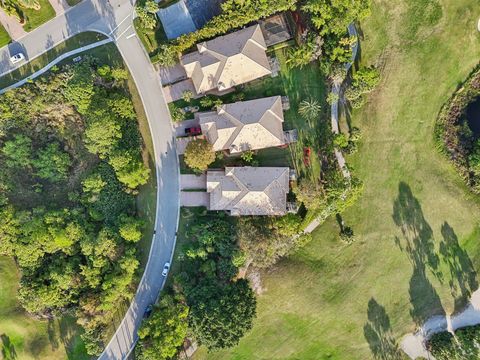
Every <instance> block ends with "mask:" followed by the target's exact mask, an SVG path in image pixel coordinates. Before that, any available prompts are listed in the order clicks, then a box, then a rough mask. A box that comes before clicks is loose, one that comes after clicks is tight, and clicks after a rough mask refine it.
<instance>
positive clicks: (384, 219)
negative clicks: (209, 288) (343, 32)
mask: <svg viewBox="0 0 480 360" xmlns="http://www.w3.org/2000/svg"><path fill="white" fill-rule="evenodd" d="M441 4H442V14H443V15H442V17H441V19H439V20H438V23H436V24H435V21H434V20H435V17H434V16H430V15H429V13H428V12H429V11H430V10H429V9H432V8H435V6H434V5H432V4H430V1H428V0H421V1H419V0H402V1H395V2H393V1H387V0H375V1H373V9H372V15H371V17H370V18H368V19H367V20H366V21H364V23H363V24H362V29H361V30H362V33H363V34H364V36H365V38H364V39H363V41H362V54H361V55H362V59H361V61H362V62H363V63H364V64H366V65H368V64H377V65H378V66H379V67H380V69H381V70H382V81H381V84H380V85H379V87H378V89H377V90H376V91H375V92H374V93H372V94H371V95H370V96H369V98H368V104H367V105H366V106H365V107H364V108H363V109H361V110H360V111H356V112H355V113H353V114H352V123H353V125H354V126H358V127H359V128H360V129H361V130H362V133H363V138H362V142H361V144H360V146H359V152H358V153H357V154H355V155H354V156H351V157H350V158H349V159H348V161H349V164H350V166H351V167H352V168H353V169H354V170H355V173H356V174H357V175H358V176H359V177H360V178H361V179H362V180H363V181H364V183H365V191H364V195H363V197H362V198H361V199H360V201H359V202H358V203H357V204H355V205H354V206H353V207H352V208H349V209H348V210H347V211H346V212H345V214H343V219H344V221H345V222H346V224H347V225H349V226H351V227H352V228H353V230H354V232H355V235H356V238H357V240H356V242H355V243H354V244H353V245H351V246H346V245H343V244H342V243H341V242H340V241H339V236H338V233H339V227H338V225H337V222H336V220H335V219H329V220H328V221H327V222H326V223H325V224H324V225H322V226H321V227H320V228H319V229H318V230H317V231H316V232H315V233H314V234H313V241H312V242H311V243H310V244H309V245H308V246H307V247H305V248H304V249H302V250H301V251H299V252H298V253H297V254H295V255H294V256H291V257H290V258H288V259H286V260H284V261H282V262H281V263H280V264H279V265H278V266H277V267H276V268H275V270H274V271H268V272H266V273H264V274H262V279H263V284H262V285H263V288H264V289H266V291H265V292H264V294H263V295H261V296H259V298H258V318H257V320H256V322H255V325H254V328H253V330H252V331H251V332H250V333H249V334H248V335H247V336H246V337H245V338H243V339H242V340H241V341H240V344H239V345H238V346H237V347H235V348H234V349H231V350H228V351H219V352H214V353H211V354H207V353H206V352H205V351H204V350H203V349H202V350H200V351H199V352H198V353H197V354H196V356H195V359H222V360H224V359H238V360H240V359H249V360H250V359H292V360H293V359H316V360H322V359H329V360H333V359H338V360H363V359H372V358H376V357H377V358H383V359H395V356H394V355H393V353H394V351H395V347H396V346H397V345H398V341H399V340H400V338H401V337H402V336H403V335H404V334H405V333H407V332H409V331H411V330H413V329H414V328H415V326H416V324H418V323H421V322H422V321H423V320H424V319H425V318H426V317H428V316H430V315H433V314H440V313H442V311H445V312H447V313H450V312H452V311H454V310H458V309H460V308H461V306H462V303H463V300H464V299H465V298H466V297H467V296H468V292H469V291H470V290H471V289H475V288H476V287H478V285H477V282H478V277H477V276H476V272H477V271H480V244H479V241H478V240H479V236H480V230H479V227H478V225H479V220H480V212H479V210H480V206H479V201H478V198H477V197H474V196H473V195H472V194H470V193H469V192H468V190H467V189H466V187H465V186H464V185H463V182H462V180H461V179H460V178H459V177H458V175H457V174H456V173H455V170H454V168H453V166H452V165H451V164H450V163H449V162H448V161H447V160H446V159H445V158H443V156H442V155H439V154H438V153H437V152H436V151H435V149H434V143H433V125H434V122H435V118H436V115H437V114H438V111H439V109H440V107H441V106H442V104H443V103H444V102H445V101H446V100H447V99H448V98H449V97H450V96H451V94H452V92H453V91H454V90H455V88H456V87H457V85H458V84H459V83H461V81H462V80H463V79H465V78H466V76H467V75H468V73H469V72H470V71H471V70H472V68H473V67H474V66H475V65H476V63H477V62H478V54H479V53H480V42H479V41H478V32H477V30H476V22H477V20H478V12H477V11H476V10H477V8H478V6H477V5H478V3H477V1H476V0H443V1H441ZM418 7H420V8H418ZM415 8H416V9H417V10H416V11H413V10H412V9H415ZM422 16H424V17H425V18H418V17H422ZM432 19H433V20H432ZM412 29H414V30H412ZM412 31H415V34H414V35H412ZM460 39H461V41H460ZM402 230H403V231H402ZM382 349H383V350H382ZM379 353H383V357H381V356H380V355H379Z"/></svg>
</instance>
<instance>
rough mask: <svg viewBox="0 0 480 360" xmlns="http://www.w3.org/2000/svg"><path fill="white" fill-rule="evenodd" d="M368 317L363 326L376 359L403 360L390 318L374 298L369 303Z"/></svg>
mask: <svg viewBox="0 0 480 360" xmlns="http://www.w3.org/2000/svg"><path fill="white" fill-rule="evenodd" d="M367 316H368V321H367V323H365V325H364V326H363V335H364V336H365V339H366V340H367V342H368V346H369V347H370V351H371V352H372V354H373V357H374V359H382V360H394V359H399V360H400V359H402V357H401V351H400V349H399V347H398V344H397V342H396V341H395V338H394V337H393V335H392V329H391V325H390V317H389V316H388V314H387V312H386V311H385V308H384V307H383V306H382V305H380V304H379V303H378V302H377V301H376V300H375V299H374V298H370V300H369V301H368V309H367Z"/></svg>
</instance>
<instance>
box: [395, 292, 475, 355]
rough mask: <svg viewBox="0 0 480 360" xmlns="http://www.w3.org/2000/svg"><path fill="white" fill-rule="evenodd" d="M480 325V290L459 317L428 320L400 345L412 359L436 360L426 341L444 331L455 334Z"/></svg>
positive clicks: (442, 316)
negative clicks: (460, 330)
mask: <svg viewBox="0 0 480 360" xmlns="http://www.w3.org/2000/svg"><path fill="white" fill-rule="evenodd" d="M477 324H480V289H478V290H477V291H475V292H474V293H473V294H472V297H471V299H470V302H469V303H468V305H467V307H466V308H465V310H463V311H462V312H461V313H459V314H457V315H453V316H452V315H446V316H445V315H437V316H433V317H431V318H430V319H428V320H427V321H426V322H425V324H423V326H422V327H421V328H420V329H419V330H418V331H417V332H416V333H414V334H408V335H406V336H405V337H404V338H403V339H402V342H401V344H400V346H401V348H402V350H403V351H404V352H405V353H406V354H407V355H408V356H409V357H410V358H411V359H416V358H418V357H424V358H426V359H429V360H434V359H435V358H434V357H433V356H432V355H431V354H430V353H429V352H428V351H427V349H426V348H425V343H426V341H427V340H428V339H429V338H430V337H431V336H432V335H433V334H436V333H439V332H443V331H450V332H454V331H455V330H457V329H460V328H463V327H466V326H472V325H477Z"/></svg>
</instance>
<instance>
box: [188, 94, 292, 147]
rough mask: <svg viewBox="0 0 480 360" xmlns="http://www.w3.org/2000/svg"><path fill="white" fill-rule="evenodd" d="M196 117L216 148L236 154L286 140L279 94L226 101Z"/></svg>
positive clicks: (207, 137)
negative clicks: (226, 102)
mask: <svg viewBox="0 0 480 360" xmlns="http://www.w3.org/2000/svg"><path fill="white" fill-rule="evenodd" d="M195 118H196V119H198V123H199V124H200V127H201V129H202V134H204V135H205V137H206V139H207V140H208V141H209V142H210V143H211V144H212V145H213V150H214V151H221V150H228V151H229V152H230V153H231V154H233V153H238V152H243V151H246V150H257V149H264V148H269V147H274V146H282V145H285V144H286V139H285V134H284V131H283V121H284V120H283V107H282V100H281V97H280V96H273V97H268V98H261V99H255V100H250V101H239V102H236V103H233V104H224V105H221V106H219V107H218V108H217V110H216V111H210V112H198V113H196V114H195Z"/></svg>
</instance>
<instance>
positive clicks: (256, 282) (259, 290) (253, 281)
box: [247, 270, 266, 295]
mask: <svg viewBox="0 0 480 360" xmlns="http://www.w3.org/2000/svg"><path fill="white" fill-rule="evenodd" d="M247 279H248V280H250V285H251V286H252V289H253V291H255V294H257V295H261V294H263V293H264V292H265V291H266V289H264V288H263V287H262V279H261V277H260V272H259V271H258V270H254V271H252V272H250V273H249V274H248V275H247Z"/></svg>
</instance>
